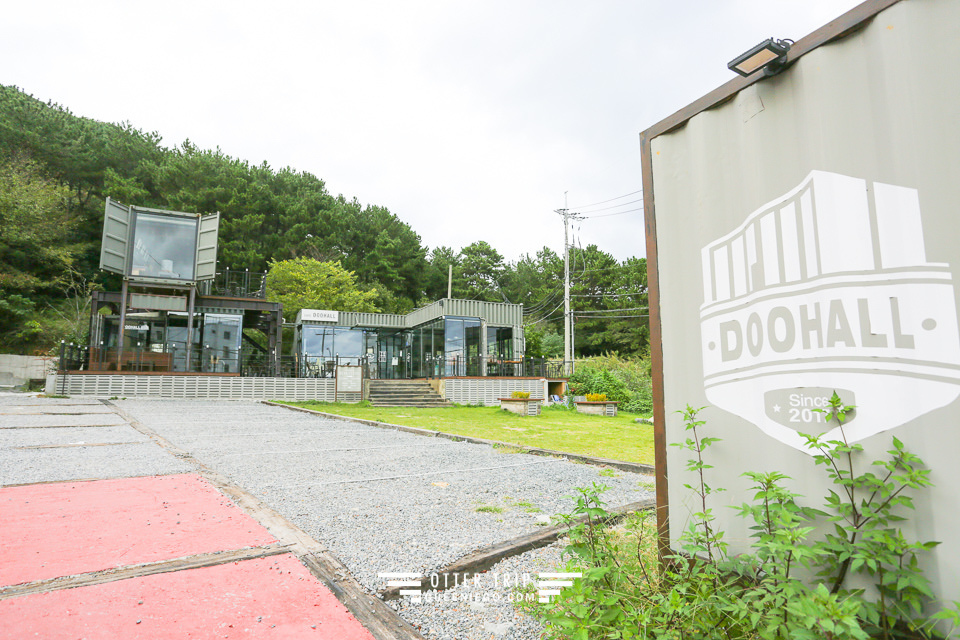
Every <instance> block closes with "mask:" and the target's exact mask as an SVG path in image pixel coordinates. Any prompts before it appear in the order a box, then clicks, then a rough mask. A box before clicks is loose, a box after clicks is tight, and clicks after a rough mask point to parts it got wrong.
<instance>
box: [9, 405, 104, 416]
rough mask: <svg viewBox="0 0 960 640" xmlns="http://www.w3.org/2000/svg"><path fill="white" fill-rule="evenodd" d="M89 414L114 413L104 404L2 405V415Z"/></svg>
mask: <svg viewBox="0 0 960 640" xmlns="http://www.w3.org/2000/svg"><path fill="white" fill-rule="evenodd" d="M88 413H113V409H111V408H110V407H108V406H106V405H103V404H90V403H84V404H56V405H45V404H39V403H30V404H22V405H15V404H7V405H0V415H83V414H88Z"/></svg>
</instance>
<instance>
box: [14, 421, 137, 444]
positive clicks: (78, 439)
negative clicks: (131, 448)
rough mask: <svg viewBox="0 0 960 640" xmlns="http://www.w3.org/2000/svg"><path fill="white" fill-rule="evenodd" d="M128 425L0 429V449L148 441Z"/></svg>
mask: <svg viewBox="0 0 960 640" xmlns="http://www.w3.org/2000/svg"><path fill="white" fill-rule="evenodd" d="M149 441H150V439H149V438H148V437H147V436H145V435H143V434H142V433H140V432H139V431H137V430H136V429H134V428H133V427H130V426H126V425H124V426H117V427H49V428H46V429H0V449H10V448H13V447H36V446H43V445H78V444H98V443H107V442H109V443H117V442H124V443H131V442H149Z"/></svg>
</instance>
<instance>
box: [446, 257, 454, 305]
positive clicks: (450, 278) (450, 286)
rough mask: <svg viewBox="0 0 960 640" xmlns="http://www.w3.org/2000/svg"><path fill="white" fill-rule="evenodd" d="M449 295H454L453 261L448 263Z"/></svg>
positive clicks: (449, 296)
mask: <svg viewBox="0 0 960 640" xmlns="http://www.w3.org/2000/svg"><path fill="white" fill-rule="evenodd" d="M447 297H448V298H452V297H453V263H450V264H448V265H447Z"/></svg>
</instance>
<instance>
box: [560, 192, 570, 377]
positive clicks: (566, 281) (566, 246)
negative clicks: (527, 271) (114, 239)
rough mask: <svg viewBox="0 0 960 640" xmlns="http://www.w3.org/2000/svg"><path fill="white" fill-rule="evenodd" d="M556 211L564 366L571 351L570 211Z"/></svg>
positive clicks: (568, 359)
mask: <svg viewBox="0 0 960 640" xmlns="http://www.w3.org/2000/svg"><path fill="white" fill-rule="evenodd" d="M557 213H559V214H560V215H562V216H563V362H564V368H566V367H567V366H568V365H567V363H568V362H570V360H571V359H572V358H571V354H572V353H573V351H572V347H573V345H571V344H570V216H569V213H570V212H569V211H568V210H567V209H560V210H558V211H557Z"/></svg>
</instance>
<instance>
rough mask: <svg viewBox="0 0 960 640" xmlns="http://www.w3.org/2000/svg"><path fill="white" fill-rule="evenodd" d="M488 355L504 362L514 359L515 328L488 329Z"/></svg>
mask: <svg viewBox="0 0 960 640" xmlns="http://www.w3.org/2000/svg"><path fill="white" fill-rule="evenodd" d="M487 355H488V356H490V357H491V358H498V359H503V360H512V359H513V327H487Z"/></svg>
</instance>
